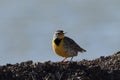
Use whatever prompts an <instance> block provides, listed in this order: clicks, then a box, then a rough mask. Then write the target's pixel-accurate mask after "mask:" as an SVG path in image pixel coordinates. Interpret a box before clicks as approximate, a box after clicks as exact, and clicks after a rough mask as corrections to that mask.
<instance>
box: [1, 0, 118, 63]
mask: <svg viewBox="0 0 120 80" xmlns="http://www.w3.org/2000/svg"><path fill="white" fill-rule="evenodd" d="M57 29H63V30H64V31H65V32H67V34H66V35H67V36H69V37H71V38H72V39H74V40H75V41H76V42H77V43H78V44H79V45H80V46H81V47H83V48H84V49H86V50H87V52H86V53H84V54H79V55H78V56H77V57H75V58H74V59H73V60H75V61H76V60H77V61H79V60H82V59H88V60H91V59H95V58H98V57H100V56H107V55H112V54H113V53H115V52H117V51H119V50H120V0H0V65H3V64H6V63H12V64H14V63H17V62H18V63H20V62H22V61H27V60H33V61H34V62H38V61H39V62H44V61H49V60H51V61H54V62H56V61H61V60H62V59H63V58H61V57H59V56H57V55H56V54H54V52H53V50H52V47H51V40H52V37H53V34H54V32H55V31H56V30H57ZM68 60H69V59H68Z"/></svg>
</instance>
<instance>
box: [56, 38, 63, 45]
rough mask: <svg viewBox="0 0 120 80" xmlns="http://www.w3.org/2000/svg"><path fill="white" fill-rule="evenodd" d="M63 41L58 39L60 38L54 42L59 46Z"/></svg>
mask: <svg viewBox="0 0 120 80" xmlns="http://www.w3.org/2000/svg"><path fill="white" fill-rule="evenodd" d="M61 40H62V39H58V38H56V39H55V40H54V42H55V44H56V45H57V46H59V44H60V42H61Z"/></svg>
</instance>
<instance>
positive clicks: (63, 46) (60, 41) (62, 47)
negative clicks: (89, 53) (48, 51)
mask: <svg viewBox="0 0 120 80" xmlns="http://www.w3.org/2000/svg"><path fill="white" fill-rule="evenodd" d="M65 34H66V32H64V31H63V30H57V31H55V33H54V35H53V39H52V48H53V51H54V52H55V53H56V54H57V55H59V56H61V57H64V59H63V60H62V62H64V61H65V60H66V59H67V58H69V57H71V60H70V62H71V61H72V59H73V57H74V56H77V55H78V52H81V53H83V52H86V50H85V49H83V48H81V47H80V46H79V45H78V44H77V43H76V42H75V41H74V40H73V39H71V38H69V37H67V36H65Z"/></svg>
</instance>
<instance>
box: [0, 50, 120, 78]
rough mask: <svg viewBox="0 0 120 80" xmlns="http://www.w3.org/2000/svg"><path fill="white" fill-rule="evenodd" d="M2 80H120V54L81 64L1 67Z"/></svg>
mask: <svg viewBox="0 0 120 80" xmlns="http://www.w3.org/2000/svg"><path fill="white" fill-rule="evenodd" d="M0 80H120V52H117V53H115V54H113V55H111V56H106V57H104V56H101V57H100V58H97V59H95V60H82V61H79V62H72V63H69V62H64V63H61V62H51V61H48V62H45V63H41V62H37V63H34V62H32V61H27V62H21V63H16V64H6V65H3V66H0Z"/></svg>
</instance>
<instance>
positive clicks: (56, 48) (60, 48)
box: [52, 40, 69, 57]
mask: <svg viewBox="0 0 120 80" xmlns="http://www.w3.org/2000/svg"><path fill="white" fill-rule="evenodd" d="M52 47H53V50H54V52H55V53H56V54H57V55H59V56H62V57H69V53H66V52H65V49H64V43H63V40H62V41H61V42H60V44H59V45H56V44H55V43H54V40H53V41H52Z"/></svg>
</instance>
